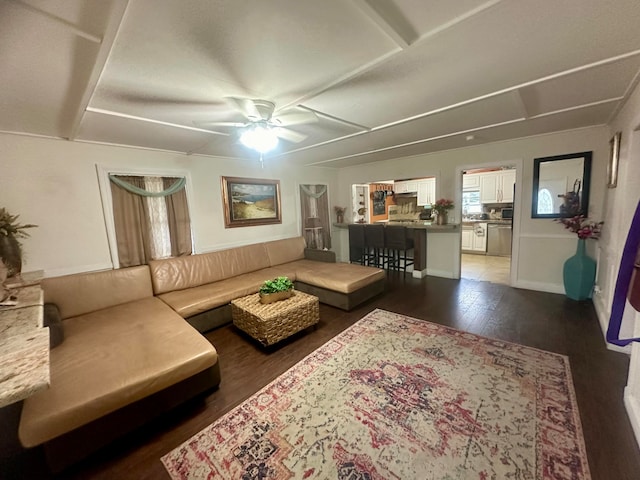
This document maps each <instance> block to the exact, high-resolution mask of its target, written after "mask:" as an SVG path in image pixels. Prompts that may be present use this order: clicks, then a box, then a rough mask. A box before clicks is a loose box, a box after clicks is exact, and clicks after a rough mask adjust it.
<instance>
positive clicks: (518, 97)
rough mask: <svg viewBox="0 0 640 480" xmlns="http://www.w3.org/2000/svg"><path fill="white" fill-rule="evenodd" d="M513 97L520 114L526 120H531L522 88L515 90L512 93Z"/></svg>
mask: <svg viewBox="0 0 640 480" xmlns="http://www.w3.org/2000/svg"><path fill="white" fill-rule="evenodd" d="M511 97H512V98H513V103H514V104H515V106H516V108H517V109H518V110H519V111H520V114H521V115H522V116H523V117H524V118H529V117H530V114H529V110H528V109H527V105H526V104H525V102H524V99H523V98H522V90H521V89H520V88H517V89H515V90H514V91H513V92H512V95H511Z"/></svg>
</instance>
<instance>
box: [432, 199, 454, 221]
mask: <svg viewBox="0 0 640 480" xmlns="http://www.w3.org/2000/svg"><path fill="white" fill-rule="evenodd" d="M453 206H454V205H453V200H449V199H447V198H440V199H438V200H436V203H435V204H434V205H433V210H435V211H436V213H437V215H438V216H437V219H436V221H437V223H438V225H446V224H447V220H448V218H447V217H448V210H451V209H452V208H453Z"/></svg>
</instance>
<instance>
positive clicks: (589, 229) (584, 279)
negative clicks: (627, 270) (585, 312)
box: [557, 215, 604, 300]
mask: <svg viewBox="0 0 640 480" xmlns="http://www.w3.org/2000/svg"><path fill="white" fill-rule="evenodd" d="M557 221H558V222H560V223H562V224H563V225H564V227H565V228H566V229H567V230H569V231H571V232H572V233H575V234H576V235H577V236H578V246H577V248H576V254H575V255H574V256H572V257H570V258H568V259H567V260H566V261H565V262H564V266H563V268H562V279H563V281H564V290H565V293H566V295H567V297H569V298H570V299H572V300H587V299H589V298H591V293H592V291H593V285H594V282H595V279H596V261H595V260H594V259H593V258H591V257H590V256H588V255H587V254H586V243H587V240H588V239H590V238H591V239H594V240H596V239H597V238H598V237H599V236H600V231H601V230H602V225H603V223H604V222H594V221H592V220H589V219H588V218H586V217H585V216H584V215H576V216H574V217H567V218H559V219H557Z"/></svg>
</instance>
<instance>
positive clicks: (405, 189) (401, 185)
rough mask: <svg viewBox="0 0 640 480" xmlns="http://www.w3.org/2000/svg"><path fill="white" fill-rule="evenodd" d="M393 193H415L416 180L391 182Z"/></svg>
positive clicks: (416, 188)
mask: <svg viewBox="0 0 640 480" xmlns="http://www.w3.org/2000/svg"><path fill="white" fill-rule="evenodd" d="M393 191H394V192H395V193H416V192H417V191H418V181H417V180H402V181H400V182H393Z"/></svg>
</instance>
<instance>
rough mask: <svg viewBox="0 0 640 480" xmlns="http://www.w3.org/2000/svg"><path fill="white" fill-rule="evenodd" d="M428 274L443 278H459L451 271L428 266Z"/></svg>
mask: <svg viewBox="0 0 640 480" xmlns="http://www.w3.org/2000/svg"><path fill="white" fill-rule="evenodd" d="M427 275H429V276H431V277H441V278H454V279H456V278H458V277H456V276H455V275H454V274H453V272H449V271H447V270H436V269H434V268H428V267H427Z"/></svg>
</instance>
